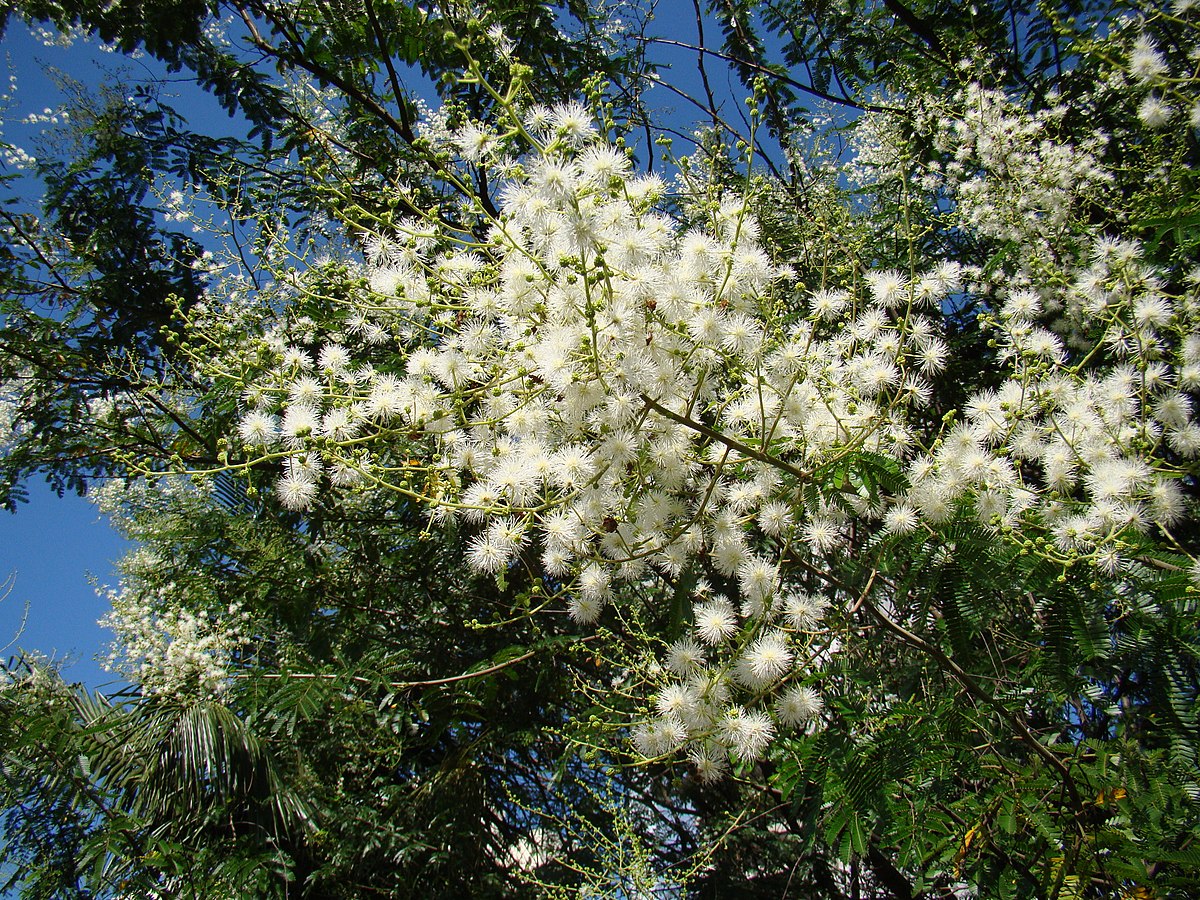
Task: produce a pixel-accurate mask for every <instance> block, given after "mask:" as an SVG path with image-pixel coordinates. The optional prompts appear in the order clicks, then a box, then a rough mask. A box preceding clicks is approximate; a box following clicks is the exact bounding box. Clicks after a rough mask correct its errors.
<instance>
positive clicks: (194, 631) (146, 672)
mask: <svg viewBox="0 0 1200 900" xmlns="http://www.w3.org/2000/svg"><path fill="white" fill-rule="evenodd" d="M160 562H161V561H159V560H157V559H156V558H155V557H154V556H153V554H151V553H150V552H149V551H146V550H141V549H139V550H134V551H133V552H131V553H130V554H128V555H127V556H126V558H125V560H124V561H123V563H122V566H123V568H124V569H125V570H126V577H125V578H123V579H122V581H121V584H120V586H119V587H118V588H117V589H108V590H106V591H104V594H105V596H106V598H107V599H108V600H109V602H110V603H111V604H112V610H111V611H110V612H109V613H108V614H107V615H105V617H104V618H103V619H102V620H101V623H100V624H101V625H102V626H104V627H106V628H110V629H112V630H113V631H114V632H115V633H116V638H115V640H114V641H113V644H112V649H111V651H110V654H109V658H108V661H107V667H108V668H109V669H110V670H111V671H113V672H115V673H117V674H120V675H122V676H124V677H126V678H129V679H131V680H132V681H134V682H135V683H137V684H139V685H140V686H141V688H142V690H143V691H145V692H147V693H150V694H157V695H163V696H177V695H196V696H202V697H207V696H212V695H216V694H219V693H221V691H222V690H223V689H224V688H225V686H226V685H227V684H228V681H229V678H230V677H231V675H232V674H233V669H234V666H235V662H234V660H235V657H236V655H237V653H238V651H239V650H240V648H241V647H242V646H243V645H244V643H245V634H246V631H247V626H248V622H249V616H248V614H247V613H245V612H244V611H243V610H242V609H241V608H240V607H239V606H238V605H236V604H233V605H230V606H228V607H226V608H223V609H221V610H220V614H219V615H214V614H207V613H205V612H203V610H204V609H205V608H206V607H211V606H212V603H211V602H207V603H205V602H198V601H205V600H211V598H196V597H181V596H179V594H180V593H181V589H180V588H178V587H177V586H176V585H175V584H173V583H166V584H163V585H159V586H154V585H151V584H150V583H148V582H147V581H146V580H144V579H142V578H140V577H138V575H137V569H139V568H145V569H147V570H150V571H153V570H154V569H155V568H157V567H159V566H160Z"/></svg>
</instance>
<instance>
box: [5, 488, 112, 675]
mask: <svg viewBox="0 0 1200 900" xmlns="http://www.w3.org/2000/svg"><path fill="white" fill-rule="evenodd" d="M29 488H30V491H29V493H30V502H29V503H27V504H24V505H22V506H21V507H20V509H18V510H17V512H16V513H5V512H0V582H2V583H3V585H4V587H5V589H6V591H7V596H5V597H4V599H3V600H2V601H0V647H2V648H3V651H4V652H3V657H4V658H5V659H7V658H8V657H10V656H12V655H14V654H15V653H16V652H17V650H18V648H22V647H23V648H26V649H36V650H38V651H40V652H42V653H44V654H47V655H49V656H52V657H54V658H56V659H61V660H64V661H65V662H66V663H67V664H66V666H65V668H64V670H63V675H64V677H65V678H66V679H67V680H68V681H80V682H83V683H84V684H86V685H88V686H89V687H91V688H97V687H100V686H101V685H104V684H105V683H107V682H110V681H112V677H111V676H109V675H108V674H107V673H105V672H104V671H103V670H102V669H101V667H100V665H99V664H98V663H97V662H96V660H95V656H96V655H97V654H98V653H100V652H101V650H102V648H103V646H104V644H106V643H107V641H108V640H109V636H110V635H109V633H108V632H106V631H104V630H103V629H101V628H100V626H99V625H98V624H97V619H99V618H100V617H101V616H102V615H104V613H105V612H106V610H107V604H106V603H105V602H104V600H102V599H101V598H100V597H99V596H97V594H96V591H95V590H94V588H93V587H92V585H91V584H90V583H89V580H88V576H89V575H91V576H94V577H95V578H97V579H99V580H100V582H101V583H103V584H113V583H115V575H114V574H113V566H112V564H113V562H114V561H116V560H117V559H119V558H120V557H121V556H122V555H123V553H124V552H125V549H126V548H127V547H128V544H127V542H126V541H125V540H124V539H123V538H122V537H121V536H120V535H118V534H117V533H116V532H115V531H114V530H113V529H112V527H110V526H109V525H108V523H107V522H106V521H104V520H103V518H102V517H101V516H100V514H99V513H98V512H97V510H96V508H95V507H94V506H93V505H92V504H91V503H90V502H89V501H88V500H85V499H83V498H80V497H75V496H66V497H63V498H62V499H59V498H58V497H57V496H55V494H54V492H53V491H51V490H50V489H49V488H48V487H47V486H46V485H45V484H44V483H41V482H36V483H33V484H30V485H29ZM4 592H5V591H0V594H3V593H4Z"/></svg>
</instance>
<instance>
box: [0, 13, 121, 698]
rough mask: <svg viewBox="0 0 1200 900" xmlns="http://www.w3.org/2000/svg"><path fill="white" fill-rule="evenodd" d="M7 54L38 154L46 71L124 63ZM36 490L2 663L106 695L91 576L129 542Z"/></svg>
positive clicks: (87, 509)
mask: <svg viewBox="0 0 1200 900" xmlns="http://www.w3.org/2000/svg"><path fill="white" fill-rule="evenodd" d="M0 46H2V47H3V50H4V56H5V63H6V68H7V70H8V71H7V72H6V73H4V74H3V80H4V81H7V76H8V74H13V75H15V76H16V94H15V97H14V100H13V103H12V105H11V107H10V108H8V109H5V110H2V111H0V119H2V120H3V132H4V138H5V139H6V140H8V141H12V142H14V143H17V144H19V145H21V146H23V147H24V148H25V149H26V150H30V151H31V152H32V150H33V147H32V146H30V144H31V138H32V137H33V135H34V134H35V132H36V130H37V129H36V128H35V127H33V126H28V125H24V124H22V119H24V117H25V116H27V115H29V114H40V113H42V111H43V110H44V109H46V108H54V107H56V106H57V105H58V103H59V99H60V98H59V94H58V91H57V89H56V88H55V86H54V84H53V82H52V81H51V80H50V79H49V78H48V77H47V76H46V75H45V74H44V73H43V72H42V67H43V66H44V65H49V66H55V67H58V68H60V69H62V70H63V71H65V72H68V73H69V74H71V75H72V76H73V77H76V78H78V79H80V80H81V81H85V82H88V83H98V82H99V81H100V80H101V79H102V78H103V77H104V75H105V72H106V71H107V72H111V71H112V70H113V68H114V67H115V65H116V64H117V63H118V62H119V61H120V60H119V59H118V58H116V57H113V56H112V55H108V54H101V53H99V52H98V51H96V50H94V49H90V48H88V47H85V46H82V45H79V46H75V47H72V48H70V49H64V48H61V47H45V46H43V45H42V43H41V42H40V41H38V40H36V39H35V38H34V37H33V36H31V35H30V34H29V33H28V32H27V31H26V30H25V28H24V27H23V26H21V25H20V23H15V22H14V23H10V25H9V28H8V31H7V33H6V34H5V36H4V40H3V43H2V44H0ZM27 487H28V489H29V496H30V502H29V503H25V504H21V505H20V506H19V508H18V510H17V512H16V513H7V512H3V511H0V597H2V598H3V599H0V650H2V651H3V655H2V657H0V658H3V659H8V658H10V657H12V656H14V655H16V654H17V653H18V652H19V651H20V650H22V649H25V650H36V651H38V652H40V653H42V654H45V655H47V656H50V657H52V658H54V659H57V660H60V661H62V662H63V663H64V667H63V675H64V677H65V678H66V679H67V680H68V681H80V682H83V683H84V684H86V685H87V686H88V687H91V688H98V687H101V686H103V685H105V684H108V683H110V682H111V681H112V677H111V676H110V675H108V674H107V673H106V672H104V670H103V669H102V668H101V666H100V665H99V663H98V662H97V660H96V657H97V656H98V655H99V654H101V653H102V652H103V651H104V648H105V645H106V644H107V642H108V640H109V638H110V635H109V633H108V632H107V631H105V630H103V629H101V628H100V626H99V624H98V623H97V620H98V619H99V618H100V617H101V616H102V615H103V614H104V613H105V611H106V608H107V607H106V604H105V602H104V601H103V600H102V599H101V598H100V597H99V596H97V594H96V591H95V588H94V587H93V585H92V584H91V582H90V581H89V577H93V578H95V579H98V580H99V582H100V583H102V584H113V583H114V582H115V575H114V573H113V563H114V562H115V561H116V560H117V559H119V558H120V557H121V556H122V555H123V553H124V552H125V550H126V548H127V547H128V543H127V542H126V541H124V539H122V538H121V537H120V536H119V535H118V534H117V533H116V532H115V531H114V530H113V529H112V528H111V527H110V526H109V525H108V523H107V522H106V521H104V520H103V518H102V517H101V516H100V514H99V512H98V511H97V510H96V508H95V507H94V506H93V505H92V504H91V503H90V502H89V501H87V500H85V499H83V498H80V497H76V496H67V497H63V498H61V499H60V498H59V497H57V496H56V495H55V494H54V492H53V491H52V490H50V488H49V487H48V486H47V485H46V484H45V483H44V482H43V481H42V480H41V479H32V480H31V481H30V482H29V483H28V484H27Z"/></svg>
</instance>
